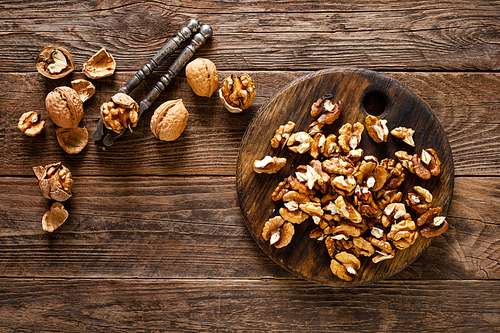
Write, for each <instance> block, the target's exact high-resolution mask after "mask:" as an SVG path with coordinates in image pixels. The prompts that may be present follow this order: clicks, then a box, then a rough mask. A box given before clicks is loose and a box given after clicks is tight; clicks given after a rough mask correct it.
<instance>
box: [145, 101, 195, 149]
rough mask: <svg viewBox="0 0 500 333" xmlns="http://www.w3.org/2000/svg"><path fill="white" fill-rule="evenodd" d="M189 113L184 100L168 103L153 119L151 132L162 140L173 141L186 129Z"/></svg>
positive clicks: (161, 106) (159, 109)
mask: <svg viewBox="0 0 500 333" xmlns="http://www.w3.org/2000/svg"><path fill="white" fill-rule="evenodd" d="M188 117H189V113H188V111H187V110H186V108H185V107H184V104H183V103H182V99H177V100H172V101H167V102H165V103H163V104H162V105H160V106H159V107H158V108H157V109H156V110H155V112H154V114H153V116H152V117H151V124H150V125H151V131H152V132H153V134H154V135H155V136H156V137H157V138H158V139H160V140H163V141H173V140H175V139H177V138H178V137H179V136H180V135H181V134H182V132H183V131H184V129H185V128H186V125H187V121H188Z"/></svg>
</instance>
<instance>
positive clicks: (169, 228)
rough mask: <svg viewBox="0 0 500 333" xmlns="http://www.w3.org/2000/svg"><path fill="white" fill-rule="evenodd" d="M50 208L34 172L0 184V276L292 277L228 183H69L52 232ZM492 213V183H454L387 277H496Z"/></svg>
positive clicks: (496, 195)
mask: <svg viewBox="0 0 500 333" xmlns="http://www.w3.org/2000/svg"><path fill="white" fill-rule="evenodd" d="M95 184H99V188H98V189H96V187H95ZM50 204H51V202H50V200H47V199H45V198H43V197H42V196H41V195H40V190H39V188H38V182H37V180H36V178H35V177H34V176H32V177H1V178H0V218H1V220H2V223H1V224H0V235H1V242H0V277H2V278H7V277H30V278H31V277H33V278H35V277H65V278H107V277H109V278H135V277H138V278H141V277H142V278H172V279H189V278H197V279H201V278H216V279H248V278H250V279H258V278H273V279H283V278H293V276H292V275H291V274H290V273H287V272H286V271H285V270H283V269H282V268H280V267H279V266H278V265H277V264H276V263H274V261H272V260H271V259H269V257H268V256H267V255H266V254H265V253H264V251H262V250H261V249H260V248H259V247H258V246H257V244H256V243H255V241H254V240H253V238H252V236H251V234H250V233H249V231H248V229H247V227H246V225H245V223H244V220H243V217H242V215H241V212H240V209H239V206H238V201H237V196H236V187H235V178H234V177H152V176H150V177H140V176H137V177H133V178H132V177H130V178H129V177H82V176H80V177H75V183H74V196H73V197H72V198H70V199H69V200H68V201H67V202H65V203H64V205H65V206H66V207H67V209H68V211H69V214H70V217H69V219H68V221H66V222H65V223H64V224H63V225H62V227H61V228H60V229H59V230H58V231H56V232H55V233H53V234H49V233H45V232H43V231H42V228H41V218H42V216H43V214H44V213H45V212H46V211H47V210H48V208H49V207H50ZM499 214H500V180H499V179H498V178H497V177H492V178H487V177H484V178H483V177H479V178H478V177H460V178H456V179H455V190H454V194H453V200H452V204H451V206H450V210H449V212H448V221H449V223H450V229H449V230H448V231H447V232H446V233H445V234H444V235H442V236H440V237H437V238H435V239H434V240H433V241H432V243H431V245H430V247H429V248H428V249H427V251H425V252H424V253H423V254H422V256H421V257H420V258H419V259H417V261H415V262H414V263H413V264H412V265H411V266H410V267H408V268H407V269H405V270H403V271H402V272H401V273H399V274H398V275H396V276H394V279H408V280H436V279H440V280H450V281H452V280H463V279H472V280H474V279H481V280H484V279H497V280H498V279H500V257H499V253H500V243H499V242H498V237H497V235H498V234H500V223H499V221H498V216H499Z"/></svg>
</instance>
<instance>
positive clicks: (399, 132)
mask: <svg viewBox="0 0 500 333" xmlns="http://www.w3.org/2000/svg"><path fill="white" fill-rule="evenodd" d="M414 133H415V131H414V130H413V129H411V128H406V127H396V128H394V129H393V130H392V131H391V134H392V135H393V136H394V137H396V138H398V139H402V140H403V142H405V143H406V144H408V145H410V146H412V147H415V141H413V134H414Z"/></svg>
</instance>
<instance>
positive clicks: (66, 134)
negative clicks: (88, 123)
mask: <svg viewBox="0 0 500 333" xmlns="http://www.w3.org/2000/svg"><path fill="white" fill-rule="evenodd" d="M56 136H57V142H59V145H60V146H61V148H62V149H64V151H65V152H67V153H68V154H78V153H79V152H81V151H82V150H83V148H85V146H86V145H87V143H88V142H89V132H88V131H87V129H86V128H85V127H78V128H58V129H56Z"/></svg>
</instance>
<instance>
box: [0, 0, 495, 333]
mask: <svg viewBox="0 0 500 333" xmlns="http://www.w3.org/2000/svg"><path fill="white" fill-rule="evenodd" d="M0 13H1V14H0V17H1V20H0V36H1V38H0V88H1V89H0V137H1V141H0V142H1V150H0V156H1V164H0V216H1V223H0V277H1V279H0V290H1V291H0V331H2V332H20V331H21V332H38V331H64V332H71V331H75V332H98V331H102V332H119V331H139V332H140V331H163V330H164V331H173V332H180V331H185V332H200V331H202V332H236V331H242V332H257V331H280V332H320V331H328V332H333V331H343V332H393V331H394V332H401V331H405V332H410V331H418V332H495V331H498V330H500V296H499V294H500V280H499V278H500V265H499V258H500V252H499V249H500V223H499V222H498V217H499V215H500V181H499V177H498V176H499V175H500V154H499V148H500V144H499V142H500V137H499V134H498V133H499V130H500V107H499V105H500V74H499V72H498V71H499V69H500V1H468V0H464V1H460V2H454V3H452V2H443V1H418V2H417V1H415V2H409V1H378V2H373V1H356V2H354V3H353V2H351V1H346V2H340V3H335V2H329V1H291V0H289V1H250V0H247V1H239V2H230V1H229V2H228V1H192V0H187V1H175V2H167V1H156V2H153V1H151V2H149V1H144V2H137V1H128V0H126V1H111V0H110V1H64V2H63V1H42V2H32V1H22V0H14V1H1V2H0ZM190 18H196V19H198V20H199V21H200V22H201V23H204V24H210V25H211V26H212V27H213V30H214V36H213V38H212V39H211V40H210V41H209V42H208V43H207V44H206V45H204V46H203V47H202V48H201V49H200V50H199V51H198V52H197V55H196V56H199V57H206V58H209V59H211V60H212V61H213V62H214V63H215V64H216V66H217V68H218V70H219V78H220V80H222V78H224V77H225V76H226V75H228V74H230V73H242V72H247V73H249V74H250V75H251V76H252V77H253V78H254V80H255V82H256V86H257V89H258V93H257V97H256V99H255V101H254V104H253V106H252V107H251V108H250V109H248V110H246V111H245V112H244V113H242V114H231V113H229V112H227V111H226V110H225V109H224V107H223V105H222V104H221V103H220V101H219V100H218V97H217V96H215V95H214V96H213V97H212V98H210V99H208V98H202V97H197V96H195V95H194V94H193V92H192V90H191V88H190V87H189V85H188V84H187V80H186V78H185V75H184V73H183V72H182V73H181V74H180V75H179V76H178V77H177V78H176V79H175V80H174V82H173V83H172V84H171V85H170V86H169V88H168V89H167V91H166V92H165V93H164V94H163V95H161V96H160V98H159V99H158V100H157V101H156V102H155V104H154V105H153V109H154V108H155V107H157V106H158V105H159V104H160V103H162V102H164V101H167V100H170V99H177V98H182V99H183V101H184V103H185V105H186V107H187V109H188V110H189V121H188V125H187V128H186V130H185V132H184V133H183V134H182V136H181V137H180V138H179V139H178V140H176V141H173V142H161V141H159V140H156V139H155V138H154V136H153V134H152V133H151V131H150V129H149V125H148V121H149V120H148V118H149V117H147V116H146V117H145V118H143V119H141V122H140V123H139V126H138V127H137V129H136V130H134V133H133V134H131V135H126V136H125V137H124V138H123V140H121V141H119V142H118V143H117V144H116V145H115V146H113V147H112V148H110V149H108V150H106V151H105V152H103V151H101V150H100V149H98V148H97V147H96V146H94V145H93V143H92V142H90V143H89V145H88V146H87V147H86V149H85V150H84V151H83V152H81V153H80V154H78V155H68V154H66V153H65V152H64V151H63V150H62V149H61V148H60V147H59V145H58V143H57V141H56V136H55V128H56V126H55V125H54V124H53V123H52V121H51V120H50V119H47V114H46V111H45V103H44V100H45V96H46V95H47V93H48V92H50V91H51V90H52V89H54V88H55V87H57V86H61V85H70V81H71V80H72V79H76V78H85V76H84V75H83V73H82V72H81V69H82V64H83V62H85V61H86V60H88V59H89V58H90V57H91V56H92V55H93V54H94V53H95V52H97V51H98V50H99V49H100V48H102V47H105V48H106V49H107V50H108V51H109V52H110V53H111V54H112V55H113V56H114V57H115V59H116V61H117V70H116V72H115V74H114V75H113V76H111V77H108V78H105V79H101V80H93V83H94V85H95V86H96V89H97V92H96V94H95V95H94V97H92V99H91V100H89V101H88V102H86V103H85V106H84V107H85V116H84V118H83V121H82V125H83V126H86V127H87V128H88V130H89V132H90V133H92V132H93V131H94V129H95V128H96V123H97V119H98V116H99V115H98V108H99V105H100V104H101V103H103V102H105V101H107V100H108V99H109V98H110V96H111V95H112V94H114V93H115V92H116V91H117V90H118V89H119V87H121V86H122V85H123V84H124V83H125V82H126V81H128V79H129V78H130V77H131V76H132V75H133V73H135V71H136V70H138V69H139V68H141V67H142V66H143V65H144V64H146V63H147V62H148V61H149V60H150V59H151V58H152V57H153V56H154V55H155V53H156V52H157V51H158V50H159V49H160V48H161V47H162V46H163V45H164V44H165V43H166V42H167V41H168V40H169V39H170V38H171V37H173V36H174V35H175V33H176V32H177V31H178V30H179V29H180V28H181V27H182V26H184V25H185V23H186V22H187V21H188V20H189V19H190ZM47 45H58V46H62V47H64V48H66V49H67V50H68V51H69V52H70V53H71V54H72V56H73V58H74V60H75V64H76V70H75V71H74V72H73V73H71V74H70V75H69V76H67V77H65V78H63V79H59V80H49V79H46V78H45V77H43V76H41V75H40V74H39V73H38V72H37V71H36V69H35V60H36V57H37V55H38V53H39V51H40V50H41V49H42V48H43V47H45V46H47ZM178 53H179V52H176V55H177V54H178ZM171 62H172V60H167V63H166V64H164V65H162V66H161V67H160V68H159V69H158V70H157V72H155V73H154V74H153V75H152V76H151V77H149V78H148V79H147V80H146V82H145V83H143V84H141V85H140V86H139V87H138V88H137V90H136V91H134V92H133V94H132V97H134V98H136V99H139V100H140V99H141V98H143V97H144V96H145V94H146V93H147V91H148V90H149V89H150V88H151V87H152V85H153V84H154V83H155V82H156V81H157V80H158V79H159V78H160V76H161V75H162V74H164V73H165V71H166V69H167V68H168V66H169V64H170V63H171ZM333 66H353V67H359V68H367V69H371V70H376V71H379V72H383V73H385V74H388V75H390V76H391V77H393V78H395V79H397V80H399V81H401V82H403V83H404V84H406V85H408V86H409V87H410V88H411V89H413V90H414V91H415V92H417V93H418V94H419V95H420V96H421V97H422V98H423V99H424V100H425V101H426V102H427V103H428V104H429V105H430V107H431V108H432V109H433V110H434V112H435V113H436V115H437V117H438V118H439V120H440V122H441V123H442V125H443V127H444V129H445V131H446V135H447V136H448V139H449V141H450V144H451V147H452V151H453V158H454V163H455V188H454V196H453V201H452V204H451V207H450V211H449V217H448V221H449V222H450V224H451V226H450V229H449V230H448V231H447V232H446V233H445V234H444V235H442V236H439V237H437V238H436V239H434V241H433V242H432V244H431V246H430V247H429V248H428V249H427V251H426V252H425V253H424V254H423V255H422V256H421V257H420V258H419V259H418V260H417V261H416V262H414V263H413V264H412V265H411V266H410V267H408V268H407V269H405V270H404V271H402V272H401V273H399V274H397V275H396V276H393V277H392V278H390V279H387V280H384V281H381V282H377V283H374V284H372V285H367V286H361V287H347V288H333V287H328V286H322V285H317V284H314V283H311V282H307V281H304V280H301V279H299V278H297V277H295V276H293V275H292V274H290V273H288V272H287V271H285V270H283V269H282V268H280V267H279V266H278V265H277V264H276V263H274V261H272V260H271V259H270V258H269V257H268V256H267V255H266V254H265V253H264V252H263V251H262V250H261V249H260V248H259V247H258V246H257V244H256V243H255V241H254V240H253V238H252V237H251V235H250V233H249V232H248V230H247V228H246V226H245V223H244V221H243V217H242V215H241V212H240V208H239V205H238V200H237V195H236V188H235V187H236V186H235V170H236V160H237V154H238V150H239V146H240V143H241V139H242V137H243V134H244V132H245V129H246V128H247V126H248V125H249V123H250V121H251V120H252V118H253V117H254V115H255V114H256V112H257V110H258V109H259V108H260V107H261V106H262V105H263V104H264V103H266V102H267V101H268V100H269V98H270V97H271V96H273V95H274V94H275V93H276V92H277V91H278V90H279V89H280V88H282V87H283V86H284V85H286V84H287V83H289V82H290V81H291V80H293V79H295V78H298V77H301V76H303V75H305V74H308V73H311V72H313V71H316V70H320V69H325V68H329V67H333ZM31 110H33V111H37V112H39V113H41V114H42V116H43V117H44V118H46V120H47V123H46V128H45V130H44V131H43V132H42V134H40V135H39V136H37V137H34V138H30V137H27V136H25V135H23V134H22V133H21V132H20V131H19V130H18V129H17V121H18V119H19V117H20V116H21V114H22V113H23V112H26V111H31ZM58 161H62V162H63V163H64V164H65V165H66V166H67V167H68V168H69V169H70V170H71V171H72V173H73V175H74V187H73V192H74V195H73V197H72V198H71V199H70V200H68V201H67V202H66V203H65V205H66V207H67V208H68V210H69V214H70V217H69V219H68V220H67V221H66V223H65V224H64V225H63V226H62V227H61V228H60V229H58V230H57V231H56V232H54V233H53V234H49V233H45V232H43V231H42V228H41V218H42V216H43V214H44V213H45V212H46V211H47V210H48V208H49V207H50V204H51V201H49V200H47V199H45V198H44V197H42V195H41V193H40V190H39V188H38V182H37V180H36V178H35V176H34V174H33V172H32V170H31V168H32V167H33V166H38V165H46V164H49V163H53V162H58Z"/></svg>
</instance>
